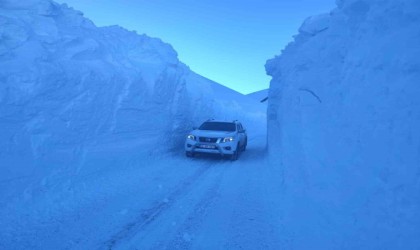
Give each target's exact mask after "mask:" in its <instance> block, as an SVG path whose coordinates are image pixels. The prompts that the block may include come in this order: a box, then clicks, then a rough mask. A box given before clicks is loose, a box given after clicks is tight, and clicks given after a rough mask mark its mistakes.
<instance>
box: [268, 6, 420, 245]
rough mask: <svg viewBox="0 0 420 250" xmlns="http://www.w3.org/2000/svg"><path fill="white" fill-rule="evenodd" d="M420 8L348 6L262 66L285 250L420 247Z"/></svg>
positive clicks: (310, 24)
mask: <svg viewBox="0 0 420 250" xmlns="http://www.w3.org/2000/svg"><path fill="white" fill-rule="evenodd" d="M419 44H420V2H419V1H417V0H398V1H395V0H341V1H337V8H336V9H334V10H333V11H332V12H331V13H329V14H324V15H320V16H316V17H311V18H308V19H307V20H306V21H305V22H304V23H303V25H302V27H301V28H300V30H299V34H298V35H297V36H296V37H295V39H294V42H292V43H290V44H289V45H288V46H287V47H286V48H285V50H283V52H282V54H281V55H280V56H277V57H276V58H274V59H271V60H269V61H268V62H267V64H266V70H267V72H268V74H269V75H271V76H272V77H273V79H272V81H271V86H270V90H269V107H268V113H267V116H268V146H269V154H270V156H271V159H272V161H273V162H275V163H276V164H278V165H279V167H281V168H282V169H283V173H284V175H283V177H284V179H283V180H281V181H282V183H283V185H284V196H283V197H282V198H283V199H284V207H283V208H282V211H281V212H282V215H283V216H284V234H282V236H281V237H282V238H283V240H284V244H285V246H287V247H286V248H296V249H305V248H312V247H313V246H316V248H320V249H417V248H419V247H420V239H419V238H418V235H419V232H420V129H419V128H420V85H419V83H420V46H419Z"/></svg>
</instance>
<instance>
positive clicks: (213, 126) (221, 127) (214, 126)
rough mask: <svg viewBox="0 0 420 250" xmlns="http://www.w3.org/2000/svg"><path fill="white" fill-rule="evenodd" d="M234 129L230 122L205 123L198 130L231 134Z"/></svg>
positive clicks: (233, 124)
mask: <svg viewBox="0 0 420 250" xmlns="http://www.w3.org/2000/svg"><path fill="white" fill-rule="evenodd" d="M235 127H236V126H235V123H231V122H205V123H203V124H202V125H201V126H200V127H199V128H198V129H200V130H214V131H229V132H233V131H235Z"/></svg>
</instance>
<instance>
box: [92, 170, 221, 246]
mask: <svg viewBox="0 0 420 250" xmlns="http://www.w3.org/2000/svg"><path fill="white" fill-rule="evenodd" d="M212 165H214V164H208V165H207V164H204V166H202V167H201V168H199V169H198V170H197V171H196V172H195V173H194V174H192V175H191V176H189V177H188V178H187V179H184V180H183V181H182V182H181V183H180V184H179V185H177V186H176V188H175V190H174V191H173V192H171V193H170V194H169V196H168V197H167V198H166V199H164V200H163V201H159V202H156V203H155V204H154V205H153V206H152V207H150V208H148V209H144V210H142V212H141V214H140V216H139V217H138V218H137V219H136V220H135V221H133V222H131V223H128V224H126V225H125V226H124V227H123V228H122V229H121V230H120V231H119V232H117V233H116V234H114V236H112V237H111V239H110V240H108V241H106V242H105V243H104V244H103V245H102V246H101V247H100V248H99V249H114V248H115V247H117V246H118V244H119V242H121V241H123V240H128V239H130V238H132V237H134V236H135V235H136V234H138V233H139V232H141V231H142V230H144V229H145V228H146V227H147V226H148V225H149V224H151V223H153V221H155V220H156V218H157V217H159V216H160V215H161V214H162V213H163V212H164V211H166V210H167V209H169V208H170V207H172V206H173V204H174V202H175V201H176V200H178V199H179V198H180V197H182V196H184V195H186V194H187V193H188V191H189V190H190V188H191V187H192V186H193V185H194V184H195V183H196V182H198V181H199V179H200V178H201V177H202V176H204V175H205V173H207V172H208V170H209V169H211V168H212Z"/></svg>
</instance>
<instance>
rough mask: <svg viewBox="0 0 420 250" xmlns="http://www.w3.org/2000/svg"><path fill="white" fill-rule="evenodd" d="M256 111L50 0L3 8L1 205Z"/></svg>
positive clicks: (259, 114)
mask: <svg viewBox="0 0 420 250" xmlns="http://www.w3.org/2000/svg"><path fill="white" fill-rule="evenodd" d="M251 103H252V100H249V101H248V98H246V97H244V96H243V95H241V94H239V93H237V92H235V91H232V90H230V89H227V88H225V87H222V86H221V85H219V84H217V83H214V82H212V81H210V80H208V79H205V78H204V77H201V76H199V75H197V74H195V73H193V72H191V71H190V70H189V68H188V67H187V66H185V65H184V64H183V63H181V62H179V60H178V58H177V53H176V52H175V51H174V50H173V48H172V47H171V46H170V45H168V44H166V43H163V42H162V41H160V40H159V39H155V38H150V37H147V36H145V35H138V34H136V33H135V32H130V31H127V30H125V29H123V28H121V27H118V26H113V27H102V28H98V27H96V26H95V25H94V24H93V23H92V22H91V21H90V20H88V19H86V18H85V17H83V14H82V13H81V12H79V11H75V10H73V9H71V8H69V7H67V5H59V4H57V3H55V2H52V1H49V0H30V1H12V0H3V1H0V183H1V186H0V187H1V188H0V190H1V191H0V196H1V197H2V199H1V201H0V206H1V205H2V203H4V202H7V201H9V200H10V199H9V198H10V197H13V196H15V195H16V194H24V196H25V197H29V198H30V197H32V195H33V194H34V192H35V191H34V188H31V187H35V186H36V187H39V186H40V187H39V188H38V189H37V190H40V192H42V190H45V189H48V188H50V187H52V186H54V185H55V184H56V183H57V181H58V182H60V183H63V182H64V183H65V182H67V181H70V182H71V180H73V179H74V178H77V176H95V175H96V174H93V173H99V172H101V171H103V170H104V168H106V167H109V168H112V169H115V168H116V167H117V166H118V167H119V168H120V167H121V165H122V164H126V162H125V161H127V158H130V157H135V156H138V155H139V154H140V153H141V152H146V153H147V154H153V153H154V152H155V153H156V152H162V151H167V150H169V149H175V148H178V149H180V148H182V146H183V145H182V142H183V140H184V136H185V133H187V131H188V130H190V129H191V128H192V126H193V125H197V122H200V121H203V120H205V119H208V118H212V117H213V118H221V119H232V120H233V119H242V120H244V123H245V124H247V123H249V124H250V123H252V122H254V121H255V120H256V119H259V120H265V114H264V110H263V109H261V108H259V107H258V106H255V107H253V104H251ZM245 111H246V112H245ZM117 151H118V152H119V154H116V153H115V152H117ZM53 183H54V184H53ZM69 185H70V186H71V183H70V184H69Z"/></svg>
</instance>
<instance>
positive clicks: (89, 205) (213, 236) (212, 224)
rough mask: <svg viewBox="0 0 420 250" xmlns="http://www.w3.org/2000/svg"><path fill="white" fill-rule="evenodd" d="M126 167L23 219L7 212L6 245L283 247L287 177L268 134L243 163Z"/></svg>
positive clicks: (151, 162) (156, 162)
mask: <svg viewBox="0 0 420 250" xmlns="http://www.w3.org/2000/svg"><path fill="white" fill-rule="evenodd" d="M146 161H147V162H146ZM126 163H127V166H121V167H120V169H118V168H115V169H114V170H110V171H109V172H108V173H106V174H104V175H103V176H101V175H100V174H98V173H95V175H96V179H95V181H88V182H85V181H83V179H80V178H79V179H78V181H77V183H73V184H72V187H71V188H70V187H69V189H71V192H70V193H66V196H65V197H63V194H62V193H63V192H62V190H59V191H57V193H56V194H49V195H48V196H46V197H43V198H42V199H40V200H39V203H36V202H35V203H34V204H30V209H28V208H27V207H25V204H20V206H22V207H19V206H17V207H16V206H15V207H14V209H17V210H18V211H19V209H21V212H17V213H16V216H15V217H14V216H7V215H4V214H3V215H4V217H3V218H5V220H4V225H5V226H6V227H4V228H5V230H4V231H3V232H2V233H1V234H2V235H1V236H2V241H0V248H3V249H6V248H7V249H14V248H15V249H29V248H31V249H190V248H191V249H263V248H264V249H278V248H279V247H280V245H281V244H280V242H278V240H277V239H279V237H278V235H279V230H280V228H279V225H281V218H280V217H279V215H278V214H279V213H278V211H277V208H278V207H279V206H278V202H279V201H278V200H279V199H278V194H279V193H280V184H281V183H280V182H281V178H280V172H279V170H278V169H275V168H272V167H270V165H269V164H268V163H267V160H266V159H265V135H257V136H250V138H249V147H248V149H247V151H246V152H243V153H242V155H241V156H240V159H239V160H238V161H235V162H232V161H229V160H226V159H220V157H198V158H192V159H191V158H186V157H185V156H184V155H182V153H180V152H177V153H176V154H175V153H171V154H169V153H168V154H166V155H159V156H151V157H149V158H144V157H138V158H135V159H131V160H128V161H127V162H126ZM86 178H88V177H86ZM48 202H50V203H51V209H45V204H46V203H47V204H48ZM26 205H28V204H26ZM22 218H25V219H22Z"/></svg>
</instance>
